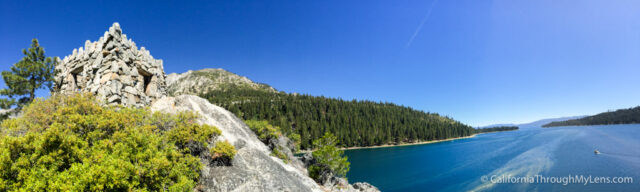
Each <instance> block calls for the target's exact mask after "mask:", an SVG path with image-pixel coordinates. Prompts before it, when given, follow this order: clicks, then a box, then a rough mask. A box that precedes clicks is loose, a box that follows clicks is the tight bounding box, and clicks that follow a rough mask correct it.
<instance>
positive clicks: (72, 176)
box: [0, 94, 235, 191]
mask: <svg viewBox="0 0 640 192" xmlns="http://www.w3.org/2000/svg"><path fill="white" fill-rule="evenodd" d="M196 117H197V116H196V115H194V114H192V113H186V112H184V113H178V114H176V115H169V114H162V113H152V112H150V111H149V110H148V109H136V108H122V107H102V106H100V105H98V104H97V103H96V102H95V99H94V98H93V97H92V96H90V95H87V94H84V95H74V96H52V97H51V98H49V99H46V100H42V99H39V100H36V101H34V102H33V103H32V104H30V105H29V106H27V107H26V108H24V110H23V115H22V116H20V117H19V118H14V119H8V120H5V121H3V122H2V124H1V126H0V127H1V128H0V191H161V190H169V191H191V190H192V189H193V188H194V187H195V185H196V183H197V181H198V178H199V177H200V169H201V167H202V164H201V163H200V160H199V157H197V156H194V155H192V154H194V149H201V148H204V147H206V143H207V142H208V141H209V140H210V139H212V138H213V137H214V136H216V135H219V134H220V131H219V130H218V129H217V128H215V127H212V126H207V125H198V124H196V123H195V119H196ZM231 147H233V146H231ZM234 151H235V150H234Z"/></svg>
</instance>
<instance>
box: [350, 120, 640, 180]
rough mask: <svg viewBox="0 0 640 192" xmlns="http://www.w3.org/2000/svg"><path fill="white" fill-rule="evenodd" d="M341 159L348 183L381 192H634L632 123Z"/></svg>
mask: <svg viewBox="0 0 640 192" xmlns="http://www.w3.org/2000/svg"><path fill="white" fill-rule="evenodd" d="M596 149H597V150H599V151H600V152H601V153H600V154H598V155H596V154H595V153H594V150H596ZM345 155H347V156H348V157H349V161H350V162H351V169H350V171H349V173H348V174H347V178H348V179H349V182H360V181H364V182H369V183H371V184H373V185H375V186H376V187H378V188H379V189H380V190H382V191H425V190H429V191H514V190H517V191H640V125H638V124H634V125H603V126H579V127H577V126H574V127H555V128H545V129H543V128H532V129H527V130H518V131H509V132H496V133H487V134H480V135H477V136H476V137H473V138H468V139H460V140H453V141H447V142H440V143H433V144H424V145H410V146H399V147H387V148H371V149H356V150H347V151H345ZM589 176H591V178H590V179H589V178H588V177H589ZM569 177H571V178H572V179H569ZM614 177H621V178H614ZM625 177H627V178H625ZM628 177H630V178H631V179H633V181H632V183H630V181H629V178H628ZM501 178H502V179H501ZM581 178H584V180H579V179H581ZM587 179H588V180H589V181H591V182H590V183H588V184H586V185H585V184H584V181H585V180H587ZM607 179H608V180H607ZM614 179H616V180H617V182H619V183H615V184H611V183H608V184H607V183H606V182H607V181H608V182H613V180H614ZM485 180H486V181H485ZM492 181H493V182H492ZM542 182H546V183H542ZM595 182H598V183H595ZM620 182H625V183H624V184H621V183H620ZM564 183H566V185H565V184H564Z"/></svg>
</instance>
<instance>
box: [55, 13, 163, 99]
mask: <svg viewBox="0 0 640 192" xmlns="http://www.w3.org/2000/svg"><path fill="white" fill-rule="evenodd" d="M55 71H56V75H55V77H54V81H55V90H56V92H61V93H71V92H77V91H82V92H91V93H94V94H95V95H96V96H97V98H98V99H100V100H102V101H104V102H105V103H107V104H122V105H124V106H138V107H140V106H148V105H150V104H151V103H152V102H153V101H155V100H157V99H160V98H162V97H164V96H165V95H166V85H165V81H164V79H165V74H164V69H163V66H162V60H158V59H154V58H153V56H151V54H150V53H149V51H148V50H146V49H145V48H144V47H141V48H140V49H138V47H137V46H136V44H135V43H134V42H133V41H132V40H131V39H128V38H127V35H125V34H122V29H120V25H119V24H118V23H114V24H113V26H111V27H110V28H109V30H108V31H106V32H105V33H104V35H103V36H102V37H100V39H99V40H98V41H94V42H91V41H89V40H87V41H86V42H85V45H84V47H80V48H78V49H74V50H73V53H72V54H71V55H69V56H66V57H65V58H64V59H63V60H62V61H61V62H60V64H58V65H57V66H56V68H55Z"/></svg>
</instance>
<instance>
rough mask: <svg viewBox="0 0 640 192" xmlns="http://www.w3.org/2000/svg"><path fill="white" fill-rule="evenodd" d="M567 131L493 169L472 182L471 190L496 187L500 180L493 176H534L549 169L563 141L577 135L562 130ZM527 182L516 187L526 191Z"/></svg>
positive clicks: (542, 135)
mask: <svg viewBox="0 0 640 192" xmlns="http://www.w3.org/2000/svg"><path fill="white" fill-rule="evenodd" d="M562 131H563V132H565V133H564V134H562V136H559V137H556V138H555V139H553V140H551V141H549V142H547V143H545V144H542V145H540V146H538V147H534V148H532V149H529V150H527V151H525V152H523V153H521V154H520V155H518V156H516V157H515V158H513V159H511V160H509V161H508V162H507V163H506V164H505V165H504V166H502V167H500V168H498V169H496V170H494V171H492V172H491V173H489V174H487V175H485V176H484V178H483V179H482V180H480V179H478V180H480V181H475V182H473V183H472V185H471V186H472V187H473V186H475V188H473V189H471V190H470V191H485V190H490V189H492V188H494V187H495V185H496V184H497V183H498V182H492V181H491V178H492V177H493V178H508V177H534V176H535V175H539V174H540V173H541V172H544V171H547V170H549V169H550V168H551V167H552V166H553V160H552V158H553V157H552V156H553V152H554V151H555V150H556V149H557V148H558V146H560V145H561V144H562V143H564V142H566V141H567V139H569V138H570V137H569V136H570V135H576V133H575V132H573V131H570V130H562ZM538 136H540V137H546V134H541V135H538ZM527 186H528V184H527V183H518V185H517V186H516V187H518V188H519V189H518V190H517V191H526V187H527Z"/></svg>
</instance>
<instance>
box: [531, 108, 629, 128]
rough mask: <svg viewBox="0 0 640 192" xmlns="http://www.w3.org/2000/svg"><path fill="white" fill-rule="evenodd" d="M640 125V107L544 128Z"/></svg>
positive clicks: (551, 123) (561, 122)
mask: <svg viewBox="0 0 640 192" xmlns="http://www.w3.org/2000/svg"><path fill="white" fill-rule="evenodd" d="M635 123H640V106H638V107H633V108H628V109H619V110H616V111H610V112H604V113H600V114H597V115H593V116H587V117H583V118H579V119H572V120H565V121H554V122H550V123H548V124H545V125H543V127H557V126H573V125H611V124H635Z"/></svg>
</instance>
